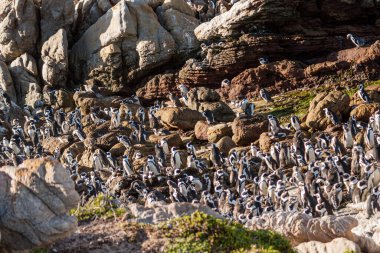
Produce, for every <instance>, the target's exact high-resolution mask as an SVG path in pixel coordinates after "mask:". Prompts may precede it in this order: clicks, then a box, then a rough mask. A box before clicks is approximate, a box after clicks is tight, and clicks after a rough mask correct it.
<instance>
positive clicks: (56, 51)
mask: <svg viewBox="0 0 380 253" xmlns="http://www.w3.org/2000/svg"><path fill="white" fill-rule="evenodd" d="M67 48H68V43H67V35H66V31H65V29H59V30H58V31H57V32H56V33H55V34H54V35H53V36H51V37H50V38H49V39H48V40H47V41H46V42H45V43H44V44H43V46H42V50H41V58H42V61H43V66H42V78H43V80H44V82H46V83H47V84H49V85H51V86H57V87H65V86H66V81H67V71H68V67H69V64H68V51H67Z"/></svg>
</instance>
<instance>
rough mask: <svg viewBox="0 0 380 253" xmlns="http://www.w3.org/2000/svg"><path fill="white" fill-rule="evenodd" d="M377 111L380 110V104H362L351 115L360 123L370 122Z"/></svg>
mask: <svg viewBox="0 0 380 253" xmlns="http://www.w3.org/2000/svg"><path fill="white" fill-rule="evenodd" d="M377 110H380V104H379V103H369V104H360V105H358V106H357V107H355V108H354V109H353V110H352V111H351V112H350V115H351V116H355V118H356V119H357V120H359V121H363V122H368V120H369V118H370V117H371V116H372V115H373V114H374V113H375V112H376V111H377Z"/></svg>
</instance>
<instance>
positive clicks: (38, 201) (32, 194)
mask: <svg viewBox="0 0 380 253" xmlns="http://www.w3.org/2000/svg"><path fill="white" fill-rule="evenodd" d="M0 179H1V182H3V183H2V184H1V185H0V201H1V207H0V232H1V243H0V247H4V248H6V249H7V250H26V249H30V248H33V247H37V246H42V245H46V244H49V243H52V242H54V241H56V240H58V239H60V238H63V237H66V236H68V235H70V234H71V233H73V232H74V231H75V229H76V227H77V221H76V218H75V217H71V216H68V214H67V213H68V211H69V210H70V209H71V208H74V207H75V206H76V205H77V203H78V201H79V195H78V193H77V192H76V191H75V189H74V182H73V181H72V180H71V178H70V175H69V173H68V171H67V170H66V169H65V168H64V167H63V166H62V165H61V164H59V163H58V162H57V161H55V160H52V159H36V160H28V161H25V162H24V163H23V164H21V165H20V166H19V167H17V168H15V167H2V168H1V169H0Z"/></svg>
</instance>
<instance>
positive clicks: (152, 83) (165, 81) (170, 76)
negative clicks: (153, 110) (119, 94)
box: [136, 73, 178, 102]
mask: <svg viewBox="0 0 380 253" xmlns="http://www.w3.org/2000/svg"><path fill="white" fill-rule="evenodd" d="M177 78H178V77H177V74H176V73H164V74H158V75H155V76H153V77H149V78H147V79H146V80H143V81H141V82H140V84H139V85H138V86H137V87H136V95H137V96H139V97H140V98H141V99H142V100H143V101H144V100H146V101H148V102H151V101H154V100H156V99H167V97H168V94H169V92H178V90H177V88H176V84H177V83H178V80H177Z"/></svg>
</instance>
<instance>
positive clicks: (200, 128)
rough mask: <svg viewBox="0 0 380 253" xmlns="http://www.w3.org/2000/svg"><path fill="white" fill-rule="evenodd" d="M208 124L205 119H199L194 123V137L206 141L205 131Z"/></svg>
mask: <svg viewBox="0 0 380 253" xmlns="http://www.w3.org/2000/svg"><path fill="white" fill-rule="evenodd" d="M208 128H209V125H208V124H207V122H206V121H204V120H200V121H198V122H197V123H196V124H195V127H194V134H195V138H197V139H198V140H201V141H207V140H208V136H207V131H208Z"/></svg>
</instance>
